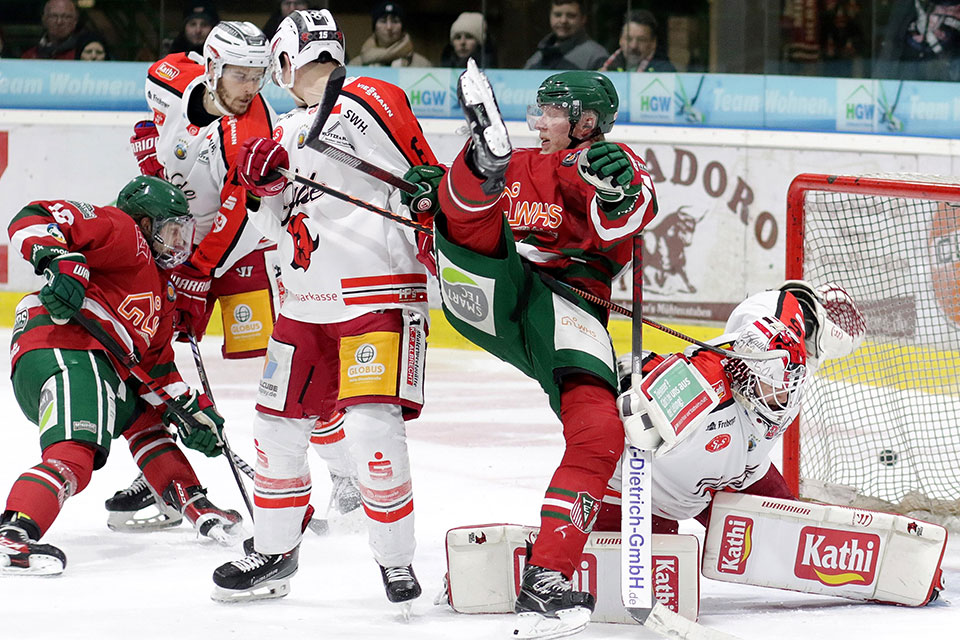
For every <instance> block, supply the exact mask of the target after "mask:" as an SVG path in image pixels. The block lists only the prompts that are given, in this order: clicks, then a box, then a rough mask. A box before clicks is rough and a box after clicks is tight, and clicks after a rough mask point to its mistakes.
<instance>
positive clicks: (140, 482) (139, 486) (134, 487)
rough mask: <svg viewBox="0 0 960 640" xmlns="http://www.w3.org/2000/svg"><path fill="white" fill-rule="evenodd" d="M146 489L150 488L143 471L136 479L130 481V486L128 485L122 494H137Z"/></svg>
mask: <svg viewBox="0 0 960 640" xmlns="http://www.w3.org/2000/svg"><path fill="white" fill-rule="evenodd" d="M146 489H148V485H147V479H146V478H145V477H144V476H143V474H142V473H141V474H140V475H138V476H137V477H136V478H135V479H134V481H133V482H132V483H130V486H129V487H127V488H126V489H124V490H123V491H121V492H120V493H121V495H124V496H135V495H137V494H138V493H140V492H141V491H144V490H146Z"/></svg>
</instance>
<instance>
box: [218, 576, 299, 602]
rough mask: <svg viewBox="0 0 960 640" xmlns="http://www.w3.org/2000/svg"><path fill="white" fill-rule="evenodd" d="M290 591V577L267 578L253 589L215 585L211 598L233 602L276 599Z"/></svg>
mask: <svg viewBox="0 0 960 640" xmlns="http://www.w3.org/2000/svg"><path fill="white" fill-rule="evenodd" d="M289 593H290V578H289V577H287V578H282V579H280V580H267V581H266V582H264V583H262V584H258V585H257V586H256V587H254V588H252V589H243V590H234V589H224V588H223V587H220V586H217V585H214V587H213V593H211V594H210V598H211V599H212V600H213V601H215V602H222V603H225V604H233V603H237V602H254V601H256V600H275V599H277V598H282V597H284V596H286V595H287V594H289Z"/></svg>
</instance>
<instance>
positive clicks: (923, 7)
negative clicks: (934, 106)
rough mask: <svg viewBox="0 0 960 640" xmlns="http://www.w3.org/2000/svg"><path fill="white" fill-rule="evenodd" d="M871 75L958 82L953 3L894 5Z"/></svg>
mask: <svg viewBox="0 0 960 640" xmlns="http://www.w3.org/2000/svg"><path fill="white" fill-rule="evenodd" d="M875 75H876V76H877V77H879V78H899V79H901V80H950V81H957V80H960V6H958V4H957V2H947V1H940V2H937V1H931V0H913V2H907V1H904V2H898V3H896V4H895V5H894V6H893V9H892V10H891V12H890V21H889V22H888V23H887V28H886V32H885V34H884V38H883V43H882V44H881V46H880V55H879V56H878V58H877V62H876V71H875Z"/></svg>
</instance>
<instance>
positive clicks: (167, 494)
mask: <svg viewBox="0 0 960 640" xmlns="http://www.w3.org/2000/svg"><path fill="white" fill-rule="evenodd" d="M163 500H164V502H166V503H167V505H169V506H170V507H172V508H174V509H176V510H177V512H178V513H181V514H183V515H185V516H186V517H187V520H189V521H190V522H191V524H193V527H194V529H196V530H197V531H198V532H199V533H200V535H202V536H206V537H207V538H210V539H212V540H216V541H217V542H219V543H220V544H224V545H232V544H235V543H236V542H237V541H238V540H239V537H240V536H242V535H243V527H242V523H243V517H241V515H240V514H239V513H238V512H236V511H234V510H233V509H220V508H219V507H217V506H216V505H214V504H213V503H212V502H210V500H209V499H208V498H207V492H206V490H205V489H203V488H202V487H199V486H197V485H193V486H192V487H184V486H183V485H182V484H180V483H179V482H177V481H176V480H174V481H173V482H171V483H170V486H169V487H167V488H166V490H164V492H163Z"/></svg>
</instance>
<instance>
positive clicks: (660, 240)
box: [643, 207, 699, 293]
mask: <svg viewBox="0 0 960 640" xmlns="http://www.w3.org/2000/svg"><path fill="white" fill-rule="evenodd" d="M683 209H684V207H680V208H679V209H677V210H676V211H674V212H673V213H671V214H670V215H668V216H667V217H666V218H664V219H663V221H662V222H661V223H660V224H658V225H657V226H656V227H654V228H652V229H651V230H650V231H649V233H645V234H644V243H643V282H644V284H647V285H650V284H656V286H657V287H658V288H660V289H663V288H664V285H666V283H667V280H668V279H669V278H671V277H672V276H677V277H679V278H680V281H681V282H682V283H683V286H684V287H686V290H685V291H680V293H696V292H697V288H696V287H694V286H693V285H692V284H691V283H690V278H689V277H687V255H686V250H687V247H689V246H690V244H691V243H692V242H693V232H694V231H695V230H696V228H697V223H698V222H699V220H697V219H696V218H694V217H693V216H692V215H690V214H689V213H687V212H686V211H684V210H683Z"/></svg>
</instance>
